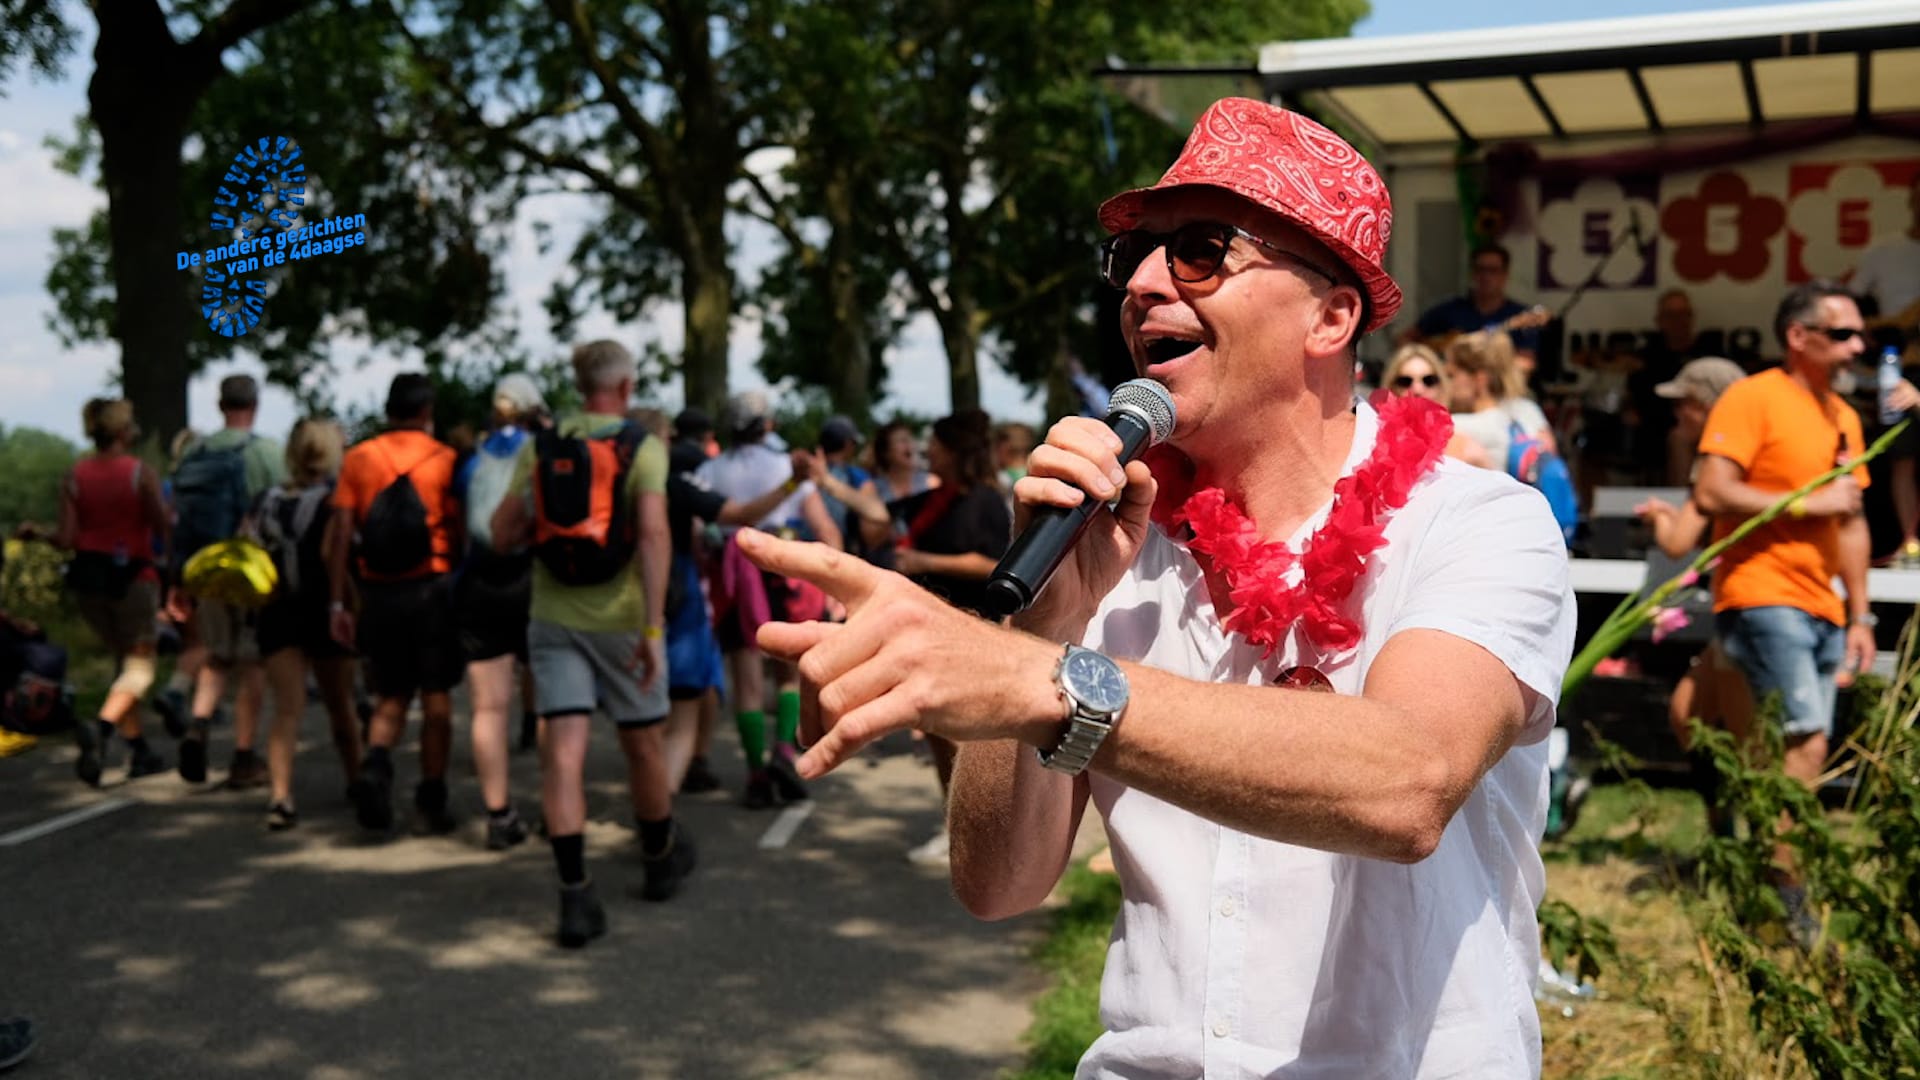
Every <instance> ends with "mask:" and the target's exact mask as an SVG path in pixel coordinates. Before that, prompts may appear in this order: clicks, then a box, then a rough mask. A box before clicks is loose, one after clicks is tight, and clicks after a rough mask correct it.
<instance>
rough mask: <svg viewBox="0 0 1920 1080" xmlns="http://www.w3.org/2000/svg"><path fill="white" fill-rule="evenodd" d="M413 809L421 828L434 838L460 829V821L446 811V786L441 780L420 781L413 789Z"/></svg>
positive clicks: (449, 811)
mask: <svg viewBox="0 0 1920 1080" xmlns="http://www.w3.org/2000/svg"><path fill="white" fill-rule="evenodd" d="M413 809H414V811H415V812H416V813H417V814H418V815H419V818H420V825H421V827H422V828H424V829H426V831H427V832H428V833H430V834H432V835H434V836H445V835H447V834H448V833H450V832H452V831H454V830H455V829H458V828H459V827H460V820H459V819H458V818H456V817H454V816H453V812H452V811H451V810H448V809H447V785H446V782H445V781H442V780H422V781H420V783H419V784H417V785H415V786H414V789H413Z"/></svg>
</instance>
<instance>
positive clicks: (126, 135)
mask: <svg viewBox="0 0 1920 1080" xmlns="http://www.w3.org/2000/svg"><path fill="white" fill-rule="evenodd" d="M94 13H95V15H96V17H97V18H98V20H99V26H100V37H99V42H98V44H97V45H96V46H95V47H94V53H93V55H94V71H93V79H92V80H91V81H90V82H89V83H88V85H87V98H88V102H89V105H90V108H91V112H92V117H93V123H94V126H95V127H96V128H98V129H99V131H100V172H101V178H102V180H103V182H104V185H105V187H106V190H107V229H108V235H109V237H110V239H111V242H112V252H111V255H110V258H111V259H112V266H113V289H114V314H113V336H114V338H115V339H117V340H118V341H119V342H120V381H121V386H122V387H123V388H124V391H125V393H126V395H127V398H128V399H129V400H130V401H132V402H133V407H134V412H135V414H136V415H137V416H138V417H139V419H140V423H141V426H142V427H143V428H145V429H146V431H147V432H148V433H149V434H150V435H155V436H158V438H159V439H160V440H161V443H160V445H165V444H166V441H167V440H170V439H172V438H173V436H174V434H175V433H176V432H178V431H179V430H180V429H182V428H184V427H186V426H187V380H188V379H189V378H190V377H191V376H192V374H193V372H192V366H191V362H190V360H189V358H188V355H187V340H188V338H187V335H188V334H189V333H190V332H191V331H192V323H193V319H194V311H193V306H192V296H193V294H192V291H191V287H190V281H191V279H190V277H189V276H188V275H187V274H185V273H183V272H180V271H177V270H175V269H174V259H173V256H174V252H175V251H176V250H183V249H185V248H188V247H192V246H193V245H192V244H190V243H187V242H186V232H185V229H184V228H183V227H182V226H183V224H184V223H183V222H182V221H181V192H180V183H181V168H180V144H181V139H182V137H183V133H184V131H185V128H186V121H187V116H188V113H189V112H190V111H191V109H192V107H193V102H194V99H195V98H196V97H197V96H198V94H199V93H200V90H201V88H202V87H204V86H205V82H204V80H202V79H200V78H197V77H195V76H196V75H197V74H198V73H190V72H185V71H183V70H181V69H182V66H183V64H184V57H183V55H182V54H183V50H182V49H181V47H180V46H179V45H178V44H176V43H175V41H174V40H173V37H172V35H170V34H169V33H168V32H167V27H166V22H165V19H164V17H161V16H160V14H159V11H158V9H157V8H155V7H154V6H153V5H151V4H141V3H131V2H129V3H110V4H97V5H95V6H94ZM207 197H208V199H209V200H211V199H212V197H213V193H212V192H208V193H207ZM209 205H211V203H209Z"/></svg>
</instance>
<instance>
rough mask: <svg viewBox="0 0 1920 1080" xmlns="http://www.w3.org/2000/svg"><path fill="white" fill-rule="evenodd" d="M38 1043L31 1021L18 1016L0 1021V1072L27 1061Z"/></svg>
mask: <svg viewBox="0 0 1920 1080" xmlns="http://www.w3.org/2000/svg"><path fill="white" fill-rule="evenodd" d="M38 1042H39V1040H38V1039H36V1038H35V1037H34V1033H33V1021H31V1020H28V1019H26V1018H25V1017H19V1016H15V1017H9V1018H7V1019H5V1020H0V1072H4V1071H6V1070H7V1069H11V1068H13V1067H14V1066H15V1065H18V1064H20V1063H21V1062H23V1061H25V1060H27V1055H29V1054H31V1053H33V1048H34V1046H35V1045H36V1044H37V1043H38Z"/></svg>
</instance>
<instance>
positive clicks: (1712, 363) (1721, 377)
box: [1653, 356, 1747, 405]
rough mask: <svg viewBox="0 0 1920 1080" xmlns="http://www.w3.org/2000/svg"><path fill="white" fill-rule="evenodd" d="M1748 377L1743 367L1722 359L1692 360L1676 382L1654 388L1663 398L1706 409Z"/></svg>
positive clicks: (1665, 383) (1671, 380)
mask: <svg viewBox="0 0 1920 1080" xmlns="http://www.w3.org/2000/svg"><path fill="white" fill-rule="evenodd" d="M1746 377H1747V372H1746V370H1745V369H1744V368H1742V367H1741V366H1740V365H1739V364H1736V363H1734V362H1733V361H1731V360H1724V359H1721V358H1720V357H1718V356H1703V357H1701V358H1700V359H1698V360H1689V361H1687V362H1686V365H1685V366H1683V367H1682V368H1681V369H1680V370H1679V371H1678V372H1677V373H1675V375H1674V376H1673V378H1671V379H1668V380H1667V381H1666V382H1663V383H1661V384H1659V385H1658V386H1655V387H1654V388H1653V392H1654V393H1656V394H1659V395H1660V396H1661V397H1663V398H1676V399H1678V398H1692V399H1694V400H1695V401H1698V402H1699V403H1700V404H1702V405H1712V404H1713V403H1714V402H1715V401H1718V400H1720V395H1721V394H1723V393H1725V392H1726V390H1727V387H1729V386H1732V385H1733V384H1734V383H1737V382H1739V381H1740V380H1741V379H1744V378H1746Z"/></svg>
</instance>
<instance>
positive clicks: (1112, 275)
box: [1102, 230, 1158, 289]
mask: <svg viewBox="0 0 1920 1080" xmlns="http://www.w3.org/2000/svg"><path fill="white" fill-rule="evenodd" d="M1157 246H1158V245H1157V244H1155V243H1154V240H1153V238H1152V237H1151V236H1148V235H1146V234H1145V233H1142V232H1139V231H1138V230H1136V231H1133V232H1123V233H1121V234H1119V235H1118V236H1114V237H1110V238H1109V239H1108V240H1107V242H1106V244H1105V245H1104V256H1105V257H1104V259H1103V260H1102V262H1103V266H1102V272H1103V273H1104V275H1105V277H1106V279H1107V284H1109V285H1111V286H1113V287H1114V288H1116V289H1124V288H1126V287H1127V282H1128V281H1130V280H1132V279H1133V272H1134V271H1135V270H1138V269H1140V261H1141V260H1142V259H1144V258H1146V257H1147V254H1148V253H1149V252H1151V251H1152V250H1153V249H1154V248H1155V247H1157Z"/></svg>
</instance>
